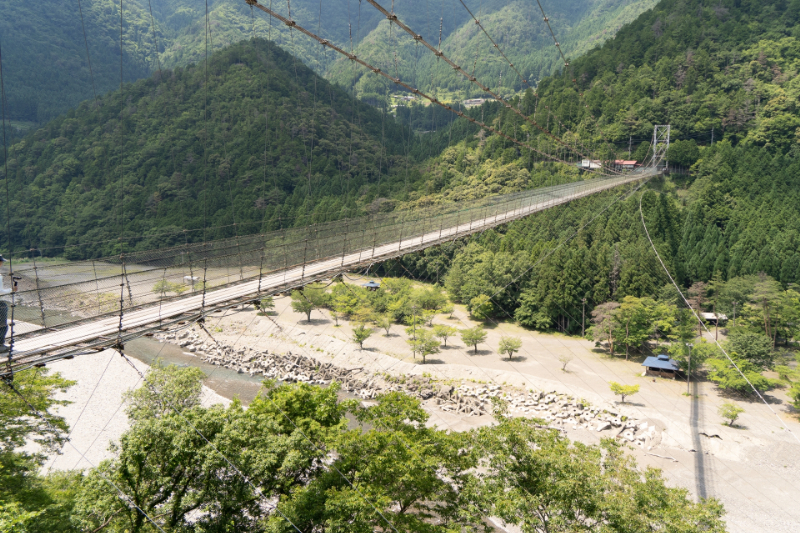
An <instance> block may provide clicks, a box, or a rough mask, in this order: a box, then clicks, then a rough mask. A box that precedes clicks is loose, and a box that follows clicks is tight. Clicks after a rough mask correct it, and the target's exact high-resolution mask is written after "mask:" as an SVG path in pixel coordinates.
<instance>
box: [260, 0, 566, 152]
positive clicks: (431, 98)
mask: <svg viewBox="0 0 800 533" xmlns="http://www.w3.org/2000/svg"><path fill="white" fill-rule="evenodd" d="M244 1H245V3H247V4H248V5H250V6H253V7H257V8H258V9H260V10H261V11H263V12H264V13H266V14H268V15H269V16H271V17H275V18H276V19H278V20H280V21H281V22H283V23H284V24H286V25H287V26H289V27H290V28H295V29H296V30H297V31H299V32H300V33H303V34H304V35H307V36H308V37H311V38H312V39H314V40H315V41H317V42H318V43H320V44H321V45H322V46H327V47H328V48H330V49H331V50H334V51H335V52H338V53H340V54H341V55H343V56H345V57H346V58H348V59H350V60H351V61H354V62H356V63H358V64H359V65H361V66H363V67H365V68H367V69H369V70H371V71H372V72H374V73H375V74H378V75H379V76H383V77H384V78H386V79H387V80H389V81H391V82H392V83H394V84H396V85H399V86H401V87H403V88H405V89H407V90H409V91H410V92H412V93H413V94H417V95H419V96H421V97H423V98H425V99H426V100H428V101H430V102H431V103H433V104H436V105H438V106H441V107H443V108H445V109H447V110H448V111H450V112H451V113H455V114H456V115H458V116H459V117H461V118H465V119H467V120H469V121H470V122H472V123H473V124H475V125H477V126H480V127H481V128H483V129H485V130H487V131H490V132H492V133H494V134H496V135H500V136H501V137H503V138H505V139H508V140H509V141H511V142H513V143H514V144H517V145H519V146H521V147H523V148H526V149H528V150H531V151H533V152H536V153H537V154H539V155H541V156H543V157H546V158H548V159H552V160H553V161H557V162H559V163H564V164H567V165H569V164H571V163H570V162H569V161H565V160H563V159H561V158H560V157H557V156H554V155H550V154H548V153H547V152H543V151H541V150H538V149H536V148H534V147H533V146H531V145H529V144H528V143H524V142H522V141H519V140H517V139H515V138H513V137H511V136H510V135H507V134H505V133H503V132H502V131H500V130H498V129H496V128H494V127H492V126H489V125H488V124H485V123H483V122H481V121H480V120H477V119H474V118H472V117H470V116H469V115H467V114H466V113H464V112H462V111H459V110H457V109H455V108H453V107H451V106H449V105H447V104H445V103H444V102H441V101H440V100H439V99H438V98H436V97H434V96H430V95H428V94H426V93H424V92H422V91H420V90H419V89H417V88H415V87H412V86H411V85H408V84H407V83H405V82H404V81H402V80H401V79H400V78H393V77H392V76H390V75H389V74H387V73H386V72H384V71H382V70H381V69H379V68H377V67H374V66H372V65H370V64H369V63H367V62H366V61H364V60H363V59H359V58H358V56H357V55H355V54H351V53H350V52H347V51H346V50H343V49H342V48H339V47H338V46H336V45H335V44H333V43H331V42H330V41H328V40H327V39H323V38H322V37H320V36H318V35H316V34H315V33H313V32H311V31H309V30H307V29H305V28H303V27H302V26H300V25H299V24H297V23H296V22H295V21H294V20H292V19H289V18H286V17H284V16H283V15H280V14H279V13H276V12H275V11H273V10H271V9H270V8H268V7H265V6H263V5H261V4H259V3H258V0H244ZM434 50H435V49H434ZM487 89H488V88H487ZM498 98H499V97H498ZM523 116H524V115H523ZM537 127H538V126H537ZM543 131H545V132H546V130H543ZM546 133H547V132H546ZM548 134H549V133H548ZM554 138H555V137H554ZM557 140H558V139H557ZM559 142H560V141H559ZM562 144H563V143H562ZM565 146H566V145H565Z"/></svg>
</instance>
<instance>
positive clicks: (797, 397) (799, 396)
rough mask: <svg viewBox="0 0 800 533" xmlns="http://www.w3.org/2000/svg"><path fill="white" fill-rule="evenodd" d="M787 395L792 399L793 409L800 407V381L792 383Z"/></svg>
mask: <svg viewBox="0 0 800 533" xmlns="http://www.w3.org/2000/svg"><path fill="white" fill-rule="evenodd" d="M788 394H789V397H790V398H791V399H792V404H793V405H794V408H795V409H800V382H795V383H792V387H791V388H790V389H789V393H788Z"/></svg>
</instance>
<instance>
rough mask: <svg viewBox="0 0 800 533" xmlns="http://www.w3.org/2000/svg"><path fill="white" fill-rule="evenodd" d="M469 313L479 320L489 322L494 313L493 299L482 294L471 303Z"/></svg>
mask: <svg viewBox="0 0 800 533" xmlns="http://www.w3.org/2000/svg"><path fill="white" fill-rule="evenodd" d="M469 313H470V314H471V315H472V316H474V317H475V318H477V319H478V320H487V319H488V318H489V317H491V316H492V313H494V305H493V304H492V300H491V298H489V297H488V296H486V295H485V294H480V295H478V296H476V297H475V298H473V299H471V300H470V301H469Z"/></svg>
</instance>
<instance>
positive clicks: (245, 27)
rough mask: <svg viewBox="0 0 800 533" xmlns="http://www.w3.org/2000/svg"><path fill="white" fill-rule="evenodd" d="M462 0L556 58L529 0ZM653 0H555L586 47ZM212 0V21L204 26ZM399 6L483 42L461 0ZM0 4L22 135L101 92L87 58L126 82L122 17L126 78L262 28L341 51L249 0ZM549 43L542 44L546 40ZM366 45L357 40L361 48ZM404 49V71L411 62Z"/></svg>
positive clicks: (306, 52) (510, 35) (385, 44)
mask: <svg viewBox="0 0 800 533" xmlns="http://www.w3.org/2000/svg"><path fill="white" fill-rule="evenodd" d="M384 3H386V2H384ZM466 3H467V5H468V6H469V7H470V8H471V9H473V10H474V12H475V13H481V14H482V16H485V17H487V18H486V19H485V22H486V24H487V28H489V30H490V31H491V32H492V33H493V34H494V35H495V37H496V38H498V39H500V42H501V44H503V45H504V47H507V48H513V50H514V53H513V54H512V55H513V57H514V59H515V60H519V61H522V63H520V64H523V65H525V68H526V69H528V65H530V69H529V70H530V71H531V72H534V71H535V72H537V73H538V72H540V71H541V72H544V73H549V72H551V70H552V68H553V66H554V65H555V66H557V63H558V62H557V61H555V57H556V56H555V50H554V47H552V43H549V42H547V40H546V39H543V38H542V37H543V35H544V34H543V33H542V32H543V31H544V26H543V24H542V23H541V21H540V16H539V15H536V12H535V11H534V7H535V6H534V5H533V4H532V3H531V2H530V0H524V1H523V0H518V2H517V3H514V4H511V5H506V4H505V3H504V2H499V1H494V0H493V1H491V2H482V1H480V0H468V1H467V2H466ZM653 4H654V0H568V1H566V2H559V3H558V4H557V5H553V6H547V7H548V9H550V8H552V10H553V13H552V17H553V24H554V25H555V28H556V29H557V31H559V32H562V33H563V34H566V33H567V31H568V30H572V31H571V32H570V33H569V36H568V37H567V38H566V39H565V40H564V46H565V49H566V50H568V51H581V50H584V49H587V47H589V46H593V45H594V43H596V42H598V41H599V40H602V39H605V38H607V37H609V36H611V35H612V34H613V32H614V31H615V30H616V29H617V28H618V27H619V26H620V25H621V24H622V23H623V22H625V21H627V20H629V19H630V18H631V16H633V15H636V14H638V13H640V12H641V11H642V10H643V9H646V8H648V7H650V6H652V5H653ZM120 5H122V9H123V12H122V17H120ZM206 5H208V29H209V31H208V32H206V31H205V28H206ZM264 5H267V6H271V7H272V8H273V9H274V10H276V11H278V12H279V13H281V14H283V15H288V14H289V5H290V6H291V16H292V18H293V19H294V20H296V21H297V22H298V24H301V25H303V26H305V27H307V28H309V29H311V30H313V31H317V32H318V33H320V34H321V35H322V36H323V37H324V38H326V39H329V40H330V41H332V42H334V43H336V44H338V45H340V46H343V47H345V48H348V49H349V48H350V42H351V39H352V41H353V44H354V46H357V47H358V45H359V43H361V42H362V40H364V39H367V41H365V42H364V43H363V45H364V46H366V47H368V48H369V49H370V50H373V52H372V53H373V54H382V53H384V51H385V50H387V49H389V48H390V47H391V43H392V40H393V39H389V36H388V34H387V32H386V31H385V19H384V17H383V15H382V14H381V13H380V12H378V11H377V10H376V9H374V8H373V7H372V6H370V5H369V4H366V3H363V5H362V2H356V1H355V0H330V1H326V2H318V1H315V0H295V1H294V2H291V4H287V3H281V2H274V3H272V4H270V3H268V2H265V3H264ZM386 6H387V7H391V4H390V3H386ZM79 7H80V9H79ZM394 7H395V10H396V12H397V13H398V14H399V15H400V16H401V17H402V19H403V20H404V21H406V22H408V23H409V24H411V26H412V27H414V28H417V29H418V31H420V32H422V33H423V35H424V36H425V37H426V38H428V39H431V40H432V41H438V38H439V19H440V18H442V31H443V33H442V35H443V38H444V39H446V41H445V49H448V48H447V47H450V49H453V48H454V47H455V48H460V47H461V46H469V49H468V51H467V50H465V51H464V53H467V52H468V53H467V55H468V56H469V58H470V60H471V58H472V57H473V53H474V50H475V49H476V48H477V42H478V41H476V36H475V35H474V31H473V27H474V24H472V25H471V26H470V24H468V23H467V22H468V17H469V15H468V13H467V12H466V10H465V9H464V8H463V6H461V4H460V3H459V2H454V0H441V2H439V3H436V2H430V1H429V0H424V1H423V0H403V1H398V2H396V3H395V6H394ZM0 12H2V13H3V16H2V17H1V18H0V44H1V45H2V48H3V65H4V70H5V72H4V74H5V82H6V84H5V85H6V91H7V110H8V114H9V117H8V118H10V119H11V121H13V122H12V124H11V126H12V129H11V131H10V133H12V134H13V135H14V136H16V137H19V135H20V134H21V133H22V132H24V131H25V130H26V129H29V128H31V127H35V126H37V125H41V124H44V123H45V122H47V121H48V120H50V119H53V118H55V117H56V116H58V115H59V114H61V113H64V112H66V111H67V110H68V109H70V108H73V107H75V106H76V105H78V104H79V103H80V102H82V101H84V100H88V99H90V98H92V97H93V94H94V90H93V87H92V80H91V76H90V68H89V63H90V61H89V60H91V70H92V71H93V73H94V77H95V87H94V89H95V90H96V91H97V92H98V94H104V93H106V92H108V91H111V90H114V89H116V88H119V85H120V19H122V29H123V31H122V67H123V68H122V76H123V79H124V80H125V81H126V82H131V81H135V80H137V79H140V78H143V77H147V76H149V75H150V73H152V72H155V71H156V70H158V68H159V67H163V68H174V67H177V66H186V65H189V64H190V63H196V62H199V61H201V60H203V59H204V58H205V54H206V45H208V50H209V52H212V53H213V52H214V51H218V50H222V49H224V48H226V47H228V46H229V45H231V44H235V43H238V42H239V41H241V40H243V39H249V38H250V37H252V36H253V35H254V34H255V35H256V36H257V37H262V38H265V39H269V40H272V41H274V42H275V43H276V44H278V45H279V46H280V47H281V48H283V49H284V50H286V51H288V52H289V53H291V54H293V55H294V56H295V57H297V58H298V60H299V61H301V62H303V63H305V64H306V65H308V66H310V67H311V68H313V69H314V70H315V71H316V72H317V73H318V74H322V75H327V74H329V73H330V72H329V69H330V67H331V66H332V65H334V62H335V61H336V60H337V59H338V58H337V57H336V56H335V54H334V53H333V52H330V51H328V52H326V51H325V50H323V49H322V47H320V46H319V45H317V44H316V43H314V42H313V41H311V40H310V39H307V38H305V37H304V36H302V35H301V34H300V33H299V32H297V31H292V30H290V29H289V28H288V27H286V26H285V25H284V24H282V23H276V22H275V21H271V20H270V17H269V16H268V15H266V14H265V13H263V12H261V11H259V10H252V9H251V8H250V6H248V5H247V4H246V3H245V1H244V0H209V2H207V4H206V3H203V2H198V1H196V0H128V1H127V2H124V3H120V2H116V1H114V0H82V1H81V2H80V4H78V3H71V2H66V3H65V2H55V3H52V5H51V4H47V7H46V8H45V7H44V6H43V5H42V4H41V3H37V2H19V1H14V0H0ZM151 13H152V17H151ZM81 14H82V15H83V22H84V24H85V29H86V41H85V42H86V43H88V49H89V56H88V57H87V53H86V44H85V42H84V33H83V26H82V23H81ZM517 15H518V16H517ZM382 21H383V22H382ZM379 23H380V25H379ZM506 28H511V29H508V30H507V29H506ZM451 34H452V38H451ZM448 38H450V40H449V41H448V40H447V39H448ZM467 41H468V42H467ZM483 44H484V45H485V44H486V43H483ZM543 46H544V47H546V52H544V51H541V50H540V47H543ZM362 49H363V47H362V48H359V50H360V51H359V53H361V50H362ZM156 50H158V54H156ZM405 61H407V60H405ZM405 61H404V65H403V68H404V69H405V70H404V72H406V71H407V70H408V66H409V65H408V64H407V63H405ZM434 67H435V65H434V64H433V63H431V62H430V61H429V60H428V62H427V63H425V62H423V63H421V64H420V69H421V70H420V71H419V72H420V80H425V83H426V84H428V83H429V80H430V76H431V74H432V73H433V72H434V70H435V68H434ZM500 68H501V67H500V66H499V65H498V64H497V62H496V60H495V59H493V58H492V57H490V56H487V57H484V58H483V60H481V61H480V62H479V67H478V73H479V74H480V75H484V74H485V75H486V76H488V77H489V78H490V79H496V78H497V74H498V73H499V72H500V70H498V69H500ZM335 70H336V75H335V76H334V79H335V81H336V82H338V83H340V84H342V85H343V86H346V87H349V86H350V85H351V84H352V83H353V78H352V72H351V71H350V69H349V68H348V67H346V66H342V65H339V66H336V69H335ZM436 72H437V73H438V74H437V76H438V77H443V76H444V71H438V70H436ZM526 72H527V71H526ZM537 76H538V74H537ZM450 77H452V75H450ZM504 77H505V79H506V82H504V86H508V87H515V88H518V87H519V86H520V84H519V83H518V80H514V79H512V78H510V77H509V76H507V75H505V74H504ZM448 80H449V78H448ZM437 83H440V84H442V86H450V85H452V86H453V87H452V88H454V89H458V88H461V86H460V85H458V83H456V82H455V79H453V80H450V81H447V82H446V83H445V80H444V78H443V79H442V80H440V81H437ZM426 86H427V85H426ZM384 89H385V88H383V87H381V91H380V92H381V93H383V92H385V90H384ZM360 92H361V93H365V92H372V93H375V88H373V87H371V86H369V85H366V86H364V87H362V88H361V89H360Z"/></svg>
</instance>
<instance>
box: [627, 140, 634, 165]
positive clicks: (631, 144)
mask: <svg viewBox="0 0 800 533" xmlns="http://www.w3.org/2000/svg"><path fill="white" fill-rule="evenodd" d="M631 146H633V135H629V136H628V159H629V160H630V158H631Z"/></svg>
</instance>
